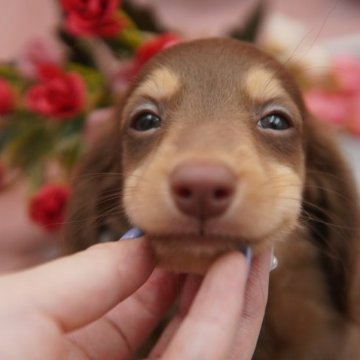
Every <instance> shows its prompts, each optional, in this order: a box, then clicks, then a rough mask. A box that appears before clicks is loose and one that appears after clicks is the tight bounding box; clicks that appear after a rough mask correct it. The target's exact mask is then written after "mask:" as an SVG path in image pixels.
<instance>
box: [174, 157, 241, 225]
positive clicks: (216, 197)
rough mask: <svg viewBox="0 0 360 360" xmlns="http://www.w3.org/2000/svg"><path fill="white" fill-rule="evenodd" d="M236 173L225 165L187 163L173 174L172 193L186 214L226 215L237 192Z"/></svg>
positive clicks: (204, 215) (207, 216) (177, 168)
mask: <svg viewBox="0 0 360 360" xmlns="http://www.w3.org/2000/svg"><path fill="white" fill-rule="evenodd" d="M235 185H236V179H235V176H234V174H233V173H232V172H231V171H230V169H229V168H227V167H226V166H225V165H222V164H217V163H213V164H210V163H209V164H206V163H205V164H196V163H183V164H180V165H178V166H177V167H176V168H175V169H174V170H173V172H172V173H171V176H170V187H171V194H172V197H173V199H174V202H175V204H176V206H177V207H178V209H179V210H181V211H182V212H183V213H184V214H186V215H189V216H192V217H197V218H200V219H206V218H211V217H216V216H219V215H222V214H223V213H224V212H225V211H226V210H227V209H228V207H229V206H230V204H231V201H232V199H233V196H234V193H235Z"/></svg>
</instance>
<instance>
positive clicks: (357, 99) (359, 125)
mask: <svg viewBox="0 0 360 360" xmlns="http://www.w3.org/2000/svg"><path fill="white" fill-rule="evenodd" d="M350 113H351V117H350V118H349V119H348V121H347V128H348V130H350V132H351V133H353V134H355V135H357V136H360V92H359V93H358V94H357V95H355V96H353V97H352V98H351V109H350Z"/></svg>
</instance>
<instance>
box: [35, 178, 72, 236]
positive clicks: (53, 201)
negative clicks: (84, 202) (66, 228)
mask: <svg viewBox="0 0 360 360" xmlns="http://www.w3.org/2000/svg"><path fill="white" fill-rule="evenodd" d="M68 199H69V189H68V188H67V187H66V186H64V185H54V184H52V185H47V186H44V187H43V188H42V189H41V190H40V191H39V192H38V193H37V194H35V196H33V197H32V198H31V200H30V207H29V215H30V218H31V219H32V220H33V221H34V222H36V223H37V224H39V225H41V226H42V227H44V228H45V229H46V230H49V231H54V230H58V229H59V228H60V227H61V225H62V224H63V222H64V215H65V209H66V205H67V202H68Z"/></svg>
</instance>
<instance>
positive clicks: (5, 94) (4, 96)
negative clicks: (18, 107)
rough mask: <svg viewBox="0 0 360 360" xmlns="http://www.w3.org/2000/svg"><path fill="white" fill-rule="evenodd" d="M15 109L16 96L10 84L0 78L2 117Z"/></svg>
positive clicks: (0, 111) (0, 110)
mask: <svg viewBox="0 0 360 360" xmlns="http://www.w3.org/2000/svg"><path fill="white" fill-rule="evenodd" d="M13 107H14V94H13V90H12V89H11V86H10V84H9V83H8V82H7V81H6V80H4V79H1V78H0V115H5V114H7V113H8V112H10V111H11V110H12V109H13Z"/></svg>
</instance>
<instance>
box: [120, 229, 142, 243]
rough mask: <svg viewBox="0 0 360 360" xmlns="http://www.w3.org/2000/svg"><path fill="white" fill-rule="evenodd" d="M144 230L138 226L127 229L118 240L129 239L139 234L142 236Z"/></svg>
mask: <svg viewBox="0 0 360 360" xmlns="http://www.w3.org/2000/svg"><path fill="white" fill-rule="evenodd" d="M143 235H144V232H143V231H142V230H141V229H139V228H132V229H130V230H129V231H127V232H126V233H125V234H124V235H123V236H122V237H121V238H120V240H130V239H136V238H138V237H140V236H143Z"/></svg>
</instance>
